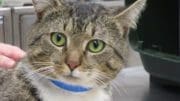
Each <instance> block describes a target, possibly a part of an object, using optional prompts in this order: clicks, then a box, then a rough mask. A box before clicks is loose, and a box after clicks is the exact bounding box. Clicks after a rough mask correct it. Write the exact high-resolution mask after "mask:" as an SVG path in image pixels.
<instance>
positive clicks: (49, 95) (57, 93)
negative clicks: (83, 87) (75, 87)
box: [33, 80, 111, 101]
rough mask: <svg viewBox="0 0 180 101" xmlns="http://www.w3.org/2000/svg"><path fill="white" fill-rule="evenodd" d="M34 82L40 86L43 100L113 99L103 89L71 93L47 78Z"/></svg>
mask: <svg viewBox="0 0 180 101" xmlns="http://www.w3.org/2000/svg"><path fill="white" fill-rule="evenodd" d="M33 84H34V85H35V86H36V87H37V88H38V90H39V94H40V97H41V98H42V100H43V101H111V100H110V95H108V94H107V93H106V92H105V91H104V90H103V89H96V90H92V91H89V92H87V93H85V94H71V93H69V92H66V91H63V90H61V89H60V88H56V87H55V86H54V85H52V84H51V83H50V82H49V81H47V80H41V81H40V82H39V81H38V82H37V81H34V82H33Z"/></svg>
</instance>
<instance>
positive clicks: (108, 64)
mask: <svg viewBox="0 0 180 101" xmlns="http://www.w3.org/2000/svg"><path fill="white" fill-rule="evenodd" d="M106 66H107V67H108V68H109V69H110V70H112V71H116V70H117V69H115V68H113V66H112V65H111V63H109V62H106Z"/></svg>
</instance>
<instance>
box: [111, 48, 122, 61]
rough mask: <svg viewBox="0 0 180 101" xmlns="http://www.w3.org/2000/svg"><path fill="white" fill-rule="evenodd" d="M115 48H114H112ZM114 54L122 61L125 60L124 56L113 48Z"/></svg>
mask: <svg viewBox="0 0 180 101" xmlns="http://www.w3.org/2000/svg"><path fill="white" fill-rule="evenodd" d="M112 48H113V47H112ZM113 50H114V53H115V54H116V55H117V56H118V57H119V58H120V59H122V60H124V58H123V56H122V55H121V54H120V53H119V52H118V51H117V49H115V48H113Z"/></svg>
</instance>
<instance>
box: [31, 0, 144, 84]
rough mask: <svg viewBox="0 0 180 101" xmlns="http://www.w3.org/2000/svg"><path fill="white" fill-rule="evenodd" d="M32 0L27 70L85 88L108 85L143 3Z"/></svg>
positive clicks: (124, 53) (118, 67) (119, 66)
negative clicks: (111, 4)
mask: <svg viewBox="0 0 180 101" xmlns="http://www.w3.org/2000/svg"><path fill="white" fill-rule="evenodd" d="M33 2H34V6H35V10H36V12H37V16H38V21H37V22H36V23H35V25H34V27H33V29H32V31H31V32H30V33H29V45H30V46H29V51H28V59H29V62H30V64H31V65H32V68H31V69H32V70H33V71H38V72H37V73H39V74H42V75H44V76H45V77H47V78H52V79H57V80H63V81H65V82H70V83H72V84H79V85H84V86H89V87H99V86H103V85H106V84H108V83H109V81H111V80H112V79H113V78H115V76H116V75H117V74H118V73H119V71H120V70H121V69H122V67H123V66H124V63H125V61H126V56H127V53H128V49H127V47H128V44H127V35H126V34H127V32H128V30H129V28H134V27H135V22H136V20H137V17H138V15H139V13H140V11H141V10H142V9H143V7H144V4H145V0H138V1H137V2H135V3H134V5H133V6H131V7H129V8H128V9H126V10H124V11H122V12H118V11H120V10H119V9H118V10H112V9H111V10H110V9H107V8H105V7H103V6H101V5H99V4H87V3H67V2H64V1H60V0H33ZM117 12H118V13H117ZM134 12H135V13H136V14H134Z"/></svg>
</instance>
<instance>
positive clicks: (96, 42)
mask: <svg viewBox="0 0 180 101" xmlns="http://www.w3.org/2000/svg"><path fill="white" fill-rule="evenodd" d="M93 45H94V48H98V46H99V43H98V41H97V40H95V41H94V42H93Z"/></svg>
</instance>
